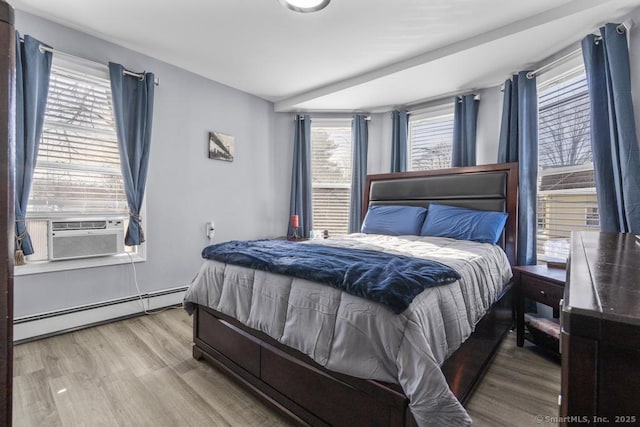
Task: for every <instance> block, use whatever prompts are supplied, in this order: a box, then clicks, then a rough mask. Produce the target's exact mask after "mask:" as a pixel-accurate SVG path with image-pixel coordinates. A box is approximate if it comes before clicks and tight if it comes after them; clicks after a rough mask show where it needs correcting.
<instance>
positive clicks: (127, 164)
mask: <svg viewBox="0 0 640 427" xmlns="http://www.w3.org/2000/svg"><path fill="white" fill-rule="evenodd" d="M109 75H110V78H111V95H112V98H113V115H114V118H115V122H116V132H117V135H118V149H119V151H120V163H121V168H122V178H123V181H124V188H125V192H126V194H127V204H128V205H129V227H128V228H127V234H126V236H125V244H126V245H127V246H136V245H139V244H141V243H142V242H144V232H143V230H142V218H141V217H140V209H141V208H142V200H143V199H144V190H145V186H146V183H147V169H148V167H149V151H150V148H151V125H152V121H153V94H154V89H155V84H154V80H155V78H154V75H153V73H143V78H138V77H134V76H129V75H124V67H123V66H122V65H120V64H114V63H112V62H110V63H109Z"/></svg>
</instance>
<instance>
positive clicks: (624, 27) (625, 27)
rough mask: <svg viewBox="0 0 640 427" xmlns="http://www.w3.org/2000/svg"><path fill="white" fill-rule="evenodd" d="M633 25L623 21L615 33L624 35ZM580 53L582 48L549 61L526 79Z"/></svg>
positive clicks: (631, 22)
mask: <svg viewBox="0 0 640 427" xmlns="http://www.w3.org/2000/svg"><path fill="white" fill-rule="evenodd" d="M632 25H633V21H625V22H623V23H622V24H620V25H618V26H617V27H616V31H617V32H618V34H624V33H625V32H627V31H629V29H630V28H631V26H632ZM601 39H602V37H601V36H596V41H598V40H601ZM581 52H582V48H581V47H579V48H577V49H575V50H572V51H571V52H569V53H567V54H566V55H564V56H561V57H560V58H558V59H556V60H555V61H551V62H549V63H548V64H545V65H543V66H541V67H540V68H537V69H535V70H533V71H529V72H528V73H527V78H528V79H532V78H534V77H536V76H538V75H539V74H542V73H544V72H545V71H547V70H548V69H549V68H553V66H555V65H557V64H560V63H562V62H564V61H566V60H567V59H570V58H572V57H573V56H575V55H577V54H579V53H581Z"/></svg>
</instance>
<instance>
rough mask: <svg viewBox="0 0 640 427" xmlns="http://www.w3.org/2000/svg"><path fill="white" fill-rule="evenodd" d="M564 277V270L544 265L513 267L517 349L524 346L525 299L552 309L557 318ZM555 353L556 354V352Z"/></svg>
mask: <svg viewBox="0 0 640 427" xmlns="http://www.w3.org/2000/svg"><path fill="white" fill-rule="evenodd" d="M566 275H567V272H566V271H565V270H564V269H560V268H549V267H547V266H546V265H526V266H517V267H513V276H514V280H515V286H516V336H517V341H516V342H517V344H518V347H522V346H523V345H524V338H525V336H524V324H525V319H524V307H525V299H529V300H532V301H536V302H539V303H541V304H544V305H547V306H549V307H551V308H553V315H554V317H558V315H559V307H560V300H561V299H562V296H563V294H564V284H565V280H566ZM558 331H559V329H558ZM542 334H544V332H542ZM551 350H554V349H551ZM555 351H556V352H557V350H555Z"/></svg>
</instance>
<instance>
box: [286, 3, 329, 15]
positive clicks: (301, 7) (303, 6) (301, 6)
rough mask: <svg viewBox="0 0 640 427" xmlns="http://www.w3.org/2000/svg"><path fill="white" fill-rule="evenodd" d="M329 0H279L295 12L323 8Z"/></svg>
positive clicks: (315, 10) (314, 10)
mask: <svg viewBox="0 0 640 427" xmlns="http://www.w3.org/2000/svg"><path fill="white" fill-rule="evenodd" d="M329 1H331V0H280V3H281V4H282V5H283V6H284V7H286V8H288V9H291V10H295V11H296V12H302V13H309V12H317V11H319V10H322V9H324V8H325V7H327V5H328V4H329Z"/></svg>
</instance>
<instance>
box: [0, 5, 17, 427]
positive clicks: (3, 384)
mask: <svg viewBox="0 0 640 427" xmlns="http://www.w3.org/2000/svg"><path fill="white" fill-rule="evenodd" d="M13 24H14V15H13V8H12V7H11V5H9V4H8V3H7V2H6V1H4V0H0V171H1V176H0V242H1V243H0V426H10V425H11V418H12V413H11V412H12V406H13V405H12V394H13V251H14V243H13V242H14V229H15V226H14V223H15V220H14V212H15V208H14V175H15V168H14V162H15V135H14V134H15V129H14V126H15V120H11V119H12V118H14V117H15V89H14V88H15V32H14V26H13Z"/></svg>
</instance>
